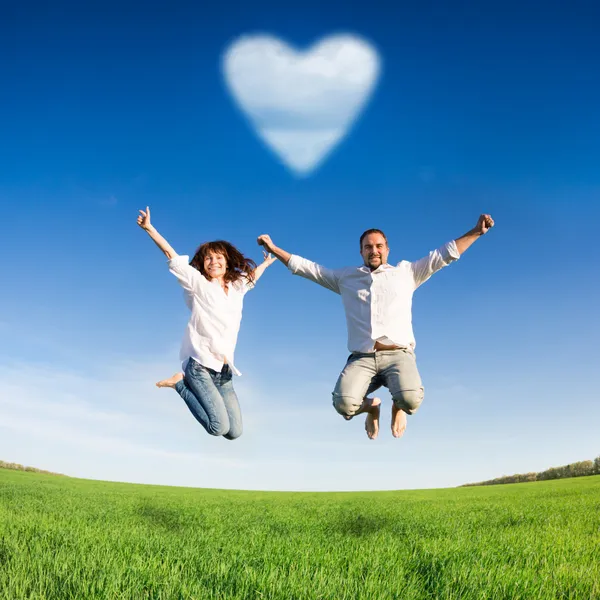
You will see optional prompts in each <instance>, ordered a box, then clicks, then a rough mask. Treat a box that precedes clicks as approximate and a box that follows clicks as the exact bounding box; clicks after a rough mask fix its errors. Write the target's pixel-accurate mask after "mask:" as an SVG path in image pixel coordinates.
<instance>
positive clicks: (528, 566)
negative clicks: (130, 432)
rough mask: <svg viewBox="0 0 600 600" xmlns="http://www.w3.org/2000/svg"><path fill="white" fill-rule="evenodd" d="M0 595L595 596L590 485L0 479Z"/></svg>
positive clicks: (597, 536) (2, 475)
mask: <svg viewBox="0 0 600 600" xmlns="http://www.w3.org/2000/svg"><path fill="white" fill-rule="evenodd" d="M0 598H2V599H3V600H4V599H6V600H17V599H21V598H31V599H33V598H35V599H53V600H54V599H61V600H62V599H67V598H76V599H77V600H89V599H94V598H112V599H117V598H135V599H137V598H140V599H142V598H157V599H158V598H177V599H179V598H181V599H184V598H186V599H188V598H189V599H191V598H195V599H198V600H210V599H216V598H220V599H223V600H225V599H226V600H232V599H237V598H239V599H245V600H246V599H253V598H257V599H258V598H273V599H274V598H277V599H285V600H291V599H302V598H306V599H315V600H316V599H331V600H345V599H347V600H355V599H359V598H361V599H362V598H364V599H369V600H377V599H382V600H383V599H386V600H387V599H392V598H398V599H403V600H410V599H414V598H432V599H433V598H435V599H449V598H469V599H470V598H474V599H480V600H501V599H506V600H508V599H510V600H517V599H519V598H520V599H523V600H535V599H537V598H544V599H545V598H548V599H552V600H555V599H559V598H578V599H579V598H581V600H593V599H600V476H594V477H581V478H576V479H567V480H558V481H547V482H537V483H525V484H515V485H505V486H489V487H487V486H486V487H472V488H457V489H446V490H427V491H402V492H372V493H328V494H316V493H272V492H235V491H218V490H201V489H187V488H173V487H157V486H141V485H129V484H117V483H103V482H97V481H87V480H80V479H70V478H63V477H55V476H52V475H42V474H38V473H27V472H18V471H9V470H4V469H0Z"/></svg>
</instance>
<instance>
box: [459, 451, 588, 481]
mask: <svg viewBox="0 0 600 600" xmlns="http://www.w3.org/2000/svg"><path fill="white" fill-rule="evenodd" d="M586 475H600V456H597V457H596V458H595V459H594V460H582V461H580V462H574V463H571V464H569V465H563V466H562V467H552V468H550V469H546V470H545V471H541V472H540V473H519V474H517V475H503V476H502V477H498V478H496V479H490V480H489V481H481V482H479V483H465V484H463V485H461V486H459V487H468V486H473V485H497V484H501V483H526V482H527V481H547V480H549V479H566V478H568V477H584V476H586Z"/></svg>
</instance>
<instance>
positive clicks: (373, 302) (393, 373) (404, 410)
mask: <svg viewBox="0 0 600 600" xmlns="http://www.w3.org/2000/svg"><path fill="white" fill-rule="evenodd" d="M493 226H494V221H493V219H492V217H491V216H490V215H487V214H482V215H481V216H480V217H479V220H478V221H477V225H475V227H474V228H473V229H471V230H470V231H469V232H467V233H466V234H465V235H463V236H462V237H460V238H458V239H456V240H452V241H450V242H448V243H447V244H445V245H444V246H442V247H441V248H438V249H437V250H433V251H431V252H430V253H429V255H428V256H426V257H424V258H421V259H420V260H417V261H415V262H409V261H406V260H403V261H401V262H399V263H398V264H397V265H395V266H393V265H390V264H389V263H388V256H389V253H390V249H389V246H388V241H387V238H386V236H385V234H384V233H383V231H381V230H379V229H369V230H367V231H365V232H364V233H363V234H362V236H361V238H360V253H361V256H362V258H363V265H361V266H360V267H346V268H342V269H336V270H332V269H328V268H326V267H323V266H321V265H319V264H317V263H314V262H312V261H310V260H307V259H305V258H302V257H300V256H297V255H293V254H290V253H289V252H286V251H285V250H282V249H281V248H278V247H277V246H276V245H275V244H274V243H273V241H272V240H271V238H270V237H269V236H268V235H261V236H259V238H258V243H259V245H261V246H264V247H265V248H266V249H267V250H268V251H269V252H270V253H272V254H273V255H274V256H276V257H277V258H278V259H279V260H280V261H281V262H283V263H284V264H285V265H286V266H287V267H288V269H289V270H290V271H291V272H292V273H293V274H294V275H299V276H300V277H305V278H306V279H310V280H311V281H314V282H315V283H318V284H320V285H322V286H323V287H325V288H327V289H329V290H331V291H333V292H335V293H336V294H340V296H341V297H342V302H343V304H344V309H345V312H346V324H347V327H348V350H349V351H350V356H349V357H348V360H347V361H346V365H345V367H344V369H343V371H342V372H341V374H340V376H339V378H338V381H337V383H336V386H335V389H334V391H333V394H332V395H333V405H334V407H335V409H336V410H337V412H338V413H340V414H341V415H342V416H344V418H346V419H347V420H350V419H352V418H353V417H355V416H357V415H360V414H362V413H366V415H367V416H366V420H365V429H366V431H367V435H368V437H369V438H370V439H372V440H374V439H375V438H376V437H377V435H378V432H379V412H380V404H381V400H380V399H379V398H375V397H374V398H371V397H370V395H371V394H372V393H373V392H374V391H375V390H377V389H379V388H380V387H381V386H384V387H386V388H388V390H389V391H390V393H391V395H392V400H393V405H392V435H393V436H394V437H396V438H399V437H401V436H402V434H403V433H404V431H405V429H406V415H414V414H415V412H416V411H417V409H418V408H419V406H420V405H421V402H422V401H423V397H424V388H423V384H422V382H421V377H420V375H419V371H418V369H417V364H416V356H415V346H416V341H415V338H414V334H413V329H412V297H413V292H414V291H415V290H416V289H417V288H418V287H419V286H420V285H422V284H423V283H425V281H427V280H428V279H429V278H430V277H431V276H432V275H433V274H434V273H436V272H437V271H439V270H440V269H442V268H444V267H446V266H447V265H449V264H450V263H452V262H454V261H455V260H458V259H459V258H460V256H461V255H462V254H463V253H464V252H465V251H466V250H467V248H469V247H470V246H471V244H473V243H474V242H475V241H476V240H477V239H479V238H480V237H481V236H482V235H485V234H486V233H487V232H488V230H489V229H490V228H491V227H493Z"/></svg>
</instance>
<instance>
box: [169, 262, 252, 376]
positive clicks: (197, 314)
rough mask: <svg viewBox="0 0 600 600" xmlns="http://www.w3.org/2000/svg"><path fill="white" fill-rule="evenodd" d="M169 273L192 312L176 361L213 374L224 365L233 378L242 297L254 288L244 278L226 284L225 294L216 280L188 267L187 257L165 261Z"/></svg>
mask: <svg viewBox="0 0 600 600" xmlns="http://www.w3.org/2000/svg"><path fill="white" fill-rule="evenodd" d="M167 264H168V266H169V271H171V273H173V275H175V277H177V279H178V280H179V283H180V284H181V286H182V287H183V289H184V295H185V302H186V304H187V306H188V308H189V309H190V311H191V313H192V314H191V316H190V320H189V321H188V324H187V328H186V330H185V334H184V337H183V341H182V343H181V351H180V354H179V358H180V360H181V361H182V368H183V370H184V372H185V368H186V366H187V363H188V361H189V359H190V358H193V359H194V360H196V361H197V362H199V363H200V364H202V365H204V366H205V367H207V368H209V369H213V370H215V371H221V369H222V368H223V364H224V363H225V361H227V363H228V364H229V366H230V367H231V370H232V371H233V372H234V373H235V374H236V375H241V373H240V372H239V371H238V370H237V369H236V367H235V365H234V353H235V347H236V344H237V338H238V333H239V330H240V324H241V321H242V308H243V304H244V296H245V295H246V293H247V292H248V291H249V290H250V289H252V288H253V287H254V285H253V284H250V283H249V282H248V281H247V280H246V279H245V278H242V279H241V280H238V281H236V282H235V283H233V284H232V283H229V284H228V292H229V293H227V294H226V293H225V290H224V289H223V288H222V287H221V284H220V283H219V282H218V281H216V280H209V279H207V278H206V277H204V275H202V273H200V271H198V270H197V269H195V268H194V267H192V266H190V264H189V256H185V255H182V256H176V257H175V258H172V259H171V260H169V261H168V263H167Z"/></svg>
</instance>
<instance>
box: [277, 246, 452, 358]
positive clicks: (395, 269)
mask: <svg viewBox="0 0 600 600" xmlns="http://www.w3.org/2000/svg"><path fill="white" fill-rule="evenodd" d="M459 258H460V254H459V252H458V248H457V247H456V242H455V241H454V240H452V241H451V242H448V243H447V244H445V245H444V246H442V247H441V248H438V249H437V250H432V251H431V252H430V253H429V254H428V255H427V256H425V257H424V258H421V259H420V260H417V261H414V262H409V261H406V260H403V261H401V262H399V263H398V264H397V265H395V266H393V265H390V264H387V263H386V264H383V265H381V266H380V267H378V268H377V269H375V270H374V271H371V269H370V268H369V267H367V266H365V265H362V266H360V267H346V268H342V269H335V270H333V269H328V268H326V267H322V266H321V265H318V264H317V263H314V262H312V261H310V260H307V259H305V258H302V257H300V256H297V255H292V257H291V258H290V260H289V262H288V269H289V270H290V271H291V272H292V273H293V274H294V275H299V276H300V277H305V278H306V279H310V280H311V281H314V282H316V283H318V284H319V285H322V286H323V287H325V288H327V289H329V290H331V291H333V292H335V293H336V294H340V295H341V297H342V302H343V304H344V310H345V312H346V324H347V327H348V350H349V351H350V352H374V351H375V342H377V341H379V342H381V343H382V344H385V345H390V346H391V345H396V346H400V347H403V348H413V349H414V348H415V346H416V340H415V337H414V333H413V327H412V297H413V292H414V291H415V290H416V289H417V288H418V287H419V286H420V285H421V284H423V283H425V281H427V280H428V279H429V278H430V277H431V276H432V275H433V274H434V273H435V272H436V271H439V270H440V269H442V268H443V267H445V266H447V265H449V264H450V263H451V262H453V261H455V260H458V259H459Z"/></svg>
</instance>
